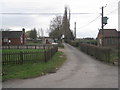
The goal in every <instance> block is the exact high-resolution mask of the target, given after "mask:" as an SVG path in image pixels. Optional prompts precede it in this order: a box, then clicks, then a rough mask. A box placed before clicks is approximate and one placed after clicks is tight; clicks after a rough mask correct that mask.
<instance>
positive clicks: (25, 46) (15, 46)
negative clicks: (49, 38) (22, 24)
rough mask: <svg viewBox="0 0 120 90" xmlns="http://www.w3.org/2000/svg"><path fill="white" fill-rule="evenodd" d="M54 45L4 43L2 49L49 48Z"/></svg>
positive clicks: (0, 47)
mask: <svg viewBox="0 0 120 90" xmlns="http://www.w3.org/2000/svg"><path fill="white" fill-rule="evenodd" d="M52 47H54V45H50V44H48V45H44V44H41V45H12V46H11V45H4V46H0V49H48V48H52Z"/></svg>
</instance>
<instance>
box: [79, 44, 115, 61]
mask: <svg viewBox="0 0 120 90" xmlns="http://www.w3.org/2000/svg"><path fill="white" fill-rule="evenodd" d="M80 49H81V51H83V52H85V53H87V54H89V55H91V56H94V57H95V58H97V59H99V60H101V61H105V62H113V59H114V58H113V56H112V55H113V54H115V52H113V51H112V49H111V48H107V47H98V46H95V45H90V44H80Z"/></svg>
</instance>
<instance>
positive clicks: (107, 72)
mask: <svg viewBox="0 0 120 90" xmlns="http://www.w3.org/2000/svg"><path fill="white" fill-rule="evenodd" d="M64 45H65V51H64V52H65V54H66V56H67V60H66V62H65V63H64V64H63V66H62V67H61V68H60V69H59V70H58V71H57V72H56V73H52V74H48V75H45V76H42V77H37V78H32V79H23V80H19V79H17V80H10V81H6V82H4V83H3V87H4V88H118V68H117V66H112V65H107V64H105V63H103V62H100V61H98V60H96V59H93V58H92V57H90V56H88V55H86V54H84V53H83V52H81V51H79V50H77V49H76V48H74V47H72V46H70V45H68V44H64Z"/></svg>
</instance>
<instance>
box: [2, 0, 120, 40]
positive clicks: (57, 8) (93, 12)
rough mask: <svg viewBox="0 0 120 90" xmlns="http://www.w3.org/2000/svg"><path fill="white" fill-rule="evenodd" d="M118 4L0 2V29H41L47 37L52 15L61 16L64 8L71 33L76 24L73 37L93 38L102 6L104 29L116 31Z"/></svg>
mask: <svg viewBox="0 0 120 90" xmlns="http://www.w3.org/2000/svg"><path fill="white" fill-rule="evenodd" d="M119 1H120V0H1V1H0V28H4V29H6V28H9V29H12V30H21V29H22V28H25V29H26V31H28V30H31V29H33V28H34V27H35V28H36V29H37V30H40V29H41V28H42V29H43V30H44V36H48V29H49V25H50V21H51V20H52V19H53V18H54V17H56V15H57V16H59V15H61V16H63V13H64V8H65V6H68V8H69V9H70V11H71V21H70V28H71V30H74V22H76V26H77V27H76V32H77V38H86V37H93V38H96V37H97V34H98V31H99V29H100V28H101V7H102V6H105V7H104V16H107V17H108V18H109V19H108V24H107V25H106V26H105V27H104V28H105V29H117V30H118V2H119ZM5 13H6V14H5ZM20 13H30V14H20ZM41 13H42V14H41ZM43 13H44V14H43ZM45 13H46V14H45ZM59 13H61V14H59Z"/></svg>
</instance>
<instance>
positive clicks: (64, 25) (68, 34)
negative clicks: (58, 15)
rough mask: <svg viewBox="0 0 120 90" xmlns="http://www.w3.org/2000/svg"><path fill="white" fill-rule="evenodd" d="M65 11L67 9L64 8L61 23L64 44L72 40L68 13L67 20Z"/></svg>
mask: <svg viewBox="0 0 120 90" xmlns="http://www.w3.org/2000/svg"><path fill="white" fill-rule="evenodd" d="M67 10H68V8H67V7H65V12H64V16H63V21H62V30H63V35H64V36H65V38H64V39H65V41H66V42H67V41H69V40H73V39H74V35H73V32H72V31H71V30H70V13H69V18H68V15H67Z"/></svg>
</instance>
